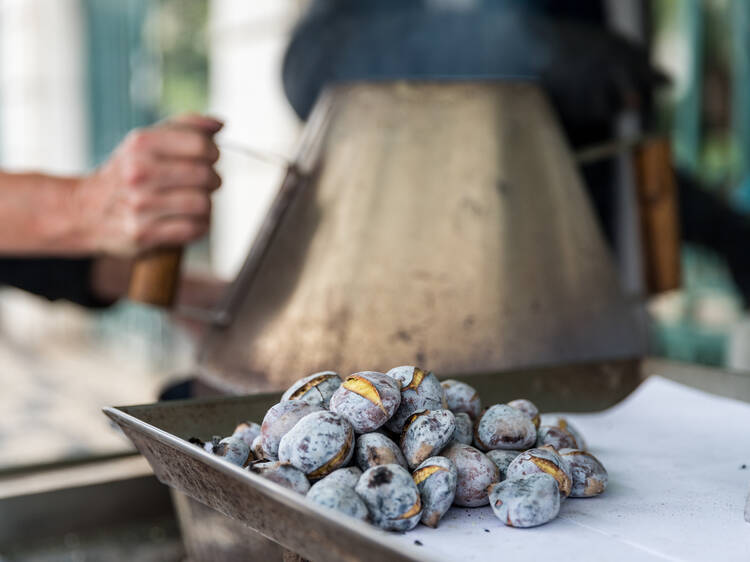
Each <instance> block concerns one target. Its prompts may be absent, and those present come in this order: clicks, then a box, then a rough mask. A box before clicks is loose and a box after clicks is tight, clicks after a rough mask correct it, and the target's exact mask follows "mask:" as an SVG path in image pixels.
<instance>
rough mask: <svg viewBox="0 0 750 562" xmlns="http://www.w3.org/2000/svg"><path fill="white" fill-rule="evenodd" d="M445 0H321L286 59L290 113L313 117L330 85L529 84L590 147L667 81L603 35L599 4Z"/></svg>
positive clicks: (638, 53)
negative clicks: (401, 81) (449, 2)
mask: <svg viewBox="0 0 750 562" xmlns="http://www.w3.org/2000/svg"><path fill="white" fill-rule="evenodd" d="M443 3H445V2H435V1H432V2H430V1H427V0H314V1H313V2H312V4H311V7H310V9H309V11H308V13H307V14H306V16H305V17H303V18H302V20H301V21H300V23H299V24H298V26H297V27H296V29H295V31H294V33H293V36H292V40H291V42H290V44H289V47H288V49H287V52H286V55H285V58H284V65H283V70H282V79H283V84H284V90H285V92H286V95H287V98H288V99H289V101H290V103H291V105H292V107H293V108H294V109H295V111H296V112H297V113H298V115H300V117H302V118H303V119H304V118H306V117H307V115H308V114H309V112H310V109H311V108H312V105H313V103H314V102H315V100H316V98H317V96H318V94H319V93H320V90H321V89H322V88H323V86H324V85H326V84H328V83H331V82H346V81H357V80H384V79H396V78H411V79H420V78H421V79H433V80H434V79H450V80H461V79H468V78H470V79H519V78H521V79H527V80H529V79H531V80H538V81H540V82H541V84H542V85H543V86H544V88H545V89H546V90H547V91H548V92H549V94H550V97H551V98H552V102H553V104H554V105H555V107H556V109H557V110H558V113H559V114H560V117H561V119H562V121H563V125H564V126H565V128H566V130H567V131H568V133H569V135H570V136H571V141H572V142H573V143H574V144H589V143H593V142H596V141H597V140H605V139H609V138H611V132H610V126H611V122H612V117H613V115H616V114H617V113H618V112H619V111H620V110H621V109H622V107H623V106H624V105H625V104H626V100H632V99H633V98H636V97H638V96H640V97H641V98H648V97H649V96H650V91H651V89H652V88H653V86H654V84H655V83H658V82H660V81H662V80H663V76H661V75H660V74H659V73H657V72H655V71H654V70H653V69H652V67H651V65H650V64H649V61H648V53H647V52H646V51H645V49H643V48H641V47H639V46H637V45H634V44H632V43H630V42H628V41H627V40H625V39H623V38H622V37H619V36H617V35H614V34H612V33H611V32H608V31H607V30H606V29H605V25H604V24H605V20H604V12H603V8H602V2H601V0H575V1H564V0H554V1H553V0H536V1H531V0H524V1H519V0H484V1H482V0H474V1H473V2H470V3H469V5H468V7H466V8H463V9H462V8H460V7H453V8H439V7H436V5H440V4H443ZM455 4H457V5H459V6H460V4H462V3H461V2H455ZM644 105H646V104H644Z"/></svg>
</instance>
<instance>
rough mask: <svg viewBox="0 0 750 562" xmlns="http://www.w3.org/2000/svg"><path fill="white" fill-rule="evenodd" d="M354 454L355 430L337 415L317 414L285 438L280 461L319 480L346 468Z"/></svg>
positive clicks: (313, 414)
mask: <svg viewBox="0 0 750 562" xmlns="http://www.w3.org/2000/svg"><path fill="white" fill-rule="evenodd" d="M353 453H354V430H353V429H352V426H351V425H350V424H349V422H348V421H346V420H345V419H344V418H343V417H341V416H339V415H338V414H336V413H334V412H328V411H322V412H313V413H312V414H308V415H306V416H305V417H304V418H302V419H301V420H299V421H298V422H297V424H296V425H295V426H294V427H293V428H292V429H291V430H290V431H289V432H287V433H286V435H284V437H282V438H281V442H280V443H279V460H280V461H282V462H288V463H290V464H291V465H292V466H294V467H295V468H297V469H299V470H301V471H302V472H304V473H305V475H306V476H307V477H308V478H309V479H310V480H318V479H320V478H323V477H324V476H326V475H327V474H330V473H331V472H333V471H334V470H336V469H337V468H341V467H343V466H346V465H347V464H348V463H349V461H350V460H351V458H352V454H353Z"/></svg>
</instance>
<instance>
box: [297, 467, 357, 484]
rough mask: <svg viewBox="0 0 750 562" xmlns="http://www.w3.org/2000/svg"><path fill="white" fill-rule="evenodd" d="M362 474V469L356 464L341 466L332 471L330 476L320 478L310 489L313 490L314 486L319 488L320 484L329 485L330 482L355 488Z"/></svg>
mask: <svg viewBox="0 0 750 562" xmlns="http://www.w3.org/2000/svg"><path fill="white" fill-rule="evenodd" d="M360 476H362V471H361V470H360V469H358V468H357V467H356V466H347V467H346V468H339V469H337V470H334V471H333V472H331V473H330V474H329V475H328V476H325V477H323V478H321V479H320V480H318V481H317V482H316V483H315V484H313V485H312V488H310V489H311V490H312V489H313V488H319V487H320V486H328V485H329V484H333V485H335V486H346V487H349V488H354V486H356V485H357V482H359V477H360Z"/></svg>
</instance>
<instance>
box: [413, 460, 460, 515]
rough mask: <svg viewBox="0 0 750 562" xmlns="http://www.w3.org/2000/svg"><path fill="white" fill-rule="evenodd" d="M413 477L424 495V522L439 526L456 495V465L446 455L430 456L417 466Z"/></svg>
mask: <svg viewBox="0 0 750 562" xmlns="http://www.w3.org/2000/svg"><path fill="white" fill-rule="evenodd" d="M412 478H414V483H415V484H416V485H417V488H418V489H419V493H420V494H421V495H422V519H421V521H422V523H423V524H424V525H427V526H428V527H433V528H434V527H437V526H438V522H439V521H440V519H441V518H442V517H443V515H445V513H446V512H447V511H448V510H449V509H450V507H451V505H452V504H453V499H454V498H455V497H456V485H457V483H458V471H457V470H456V465H455V464H453V461H451V460H450V459H447V458H445V457H430V458H429V459H427V460H426V461H424V462H423V463H422V464H420V465H419V466H418V467H417V469H416V470H415V471H414V472H413V474H412Z"/></svg>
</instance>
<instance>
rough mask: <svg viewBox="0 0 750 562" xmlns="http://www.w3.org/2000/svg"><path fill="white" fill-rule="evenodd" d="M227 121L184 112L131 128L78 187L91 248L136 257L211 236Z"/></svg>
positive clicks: (80, 220) (76, 200)
mask: <svg viewBox="0 0 750 562" xmlns="http://www.w3.org/2000/svg"><path fill="white" fill-rule="evenodd" d="M222 126H223V124H222V123H221V122H220V121H217V120H216V119H212V118H210V117H203V116H200V115H184V116H180V117H177V118H175V119H171V120H169V121H167V122H165V123H162V124H159V125H156V126H154V127H148V128H144V129H137V130H134V131H133V132H131V133H130V134H129V135H128V136H127V137H126V138H125V140H124V141H123V142H122V143H121V144H120V146H118V147H117V149H116V150H115V151H114V152H113V154H112V156H111V157H110V159H109V160H108V161H107V162H106V163H105V164H104V165H103V166H102V167H101V168H99V169H98V170H97V171H96V172H94V173H93V174H92V175H90V176H88V177H85V178H83V179H82V180H81V181H80V182H78V183H77V184H76V186H75V188H74V190H73V206H72V208H73V209H74V213H75V215H76V218H77V224H78V228H79V229H80V231H81V237H82V238H83V239H84V240H85V244H86V245H87V246H88V247H89V249H90V250H91V251H93V252H101V253H107V254H112V255H120V256H129V255H134V254H136V253H139V252H142V251H145V250H148V249H152V248H156V247H164V246H182V245H184V244H186V243H187V242H190V241H191V240H194V239H196V238H199V237H200V236H202V235H204V234H205V233H206V231H207V230H208V226H209V219H210V214H211V198H210V196H211V193H212V192H213V191H214V190H216V189H217V188H218V187H219V186H220V185H221V178H220V177H219V175H218V174H217V173H216V171H215V170H214V164H215V163H216V161H217V160H218V158H219V150H218V148H217V146H216V143H215V142H214V139H213V137H214V135H215V134H216V133H217V132H218V131H219V130H220V129H221V127H222Z"/></svg>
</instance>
